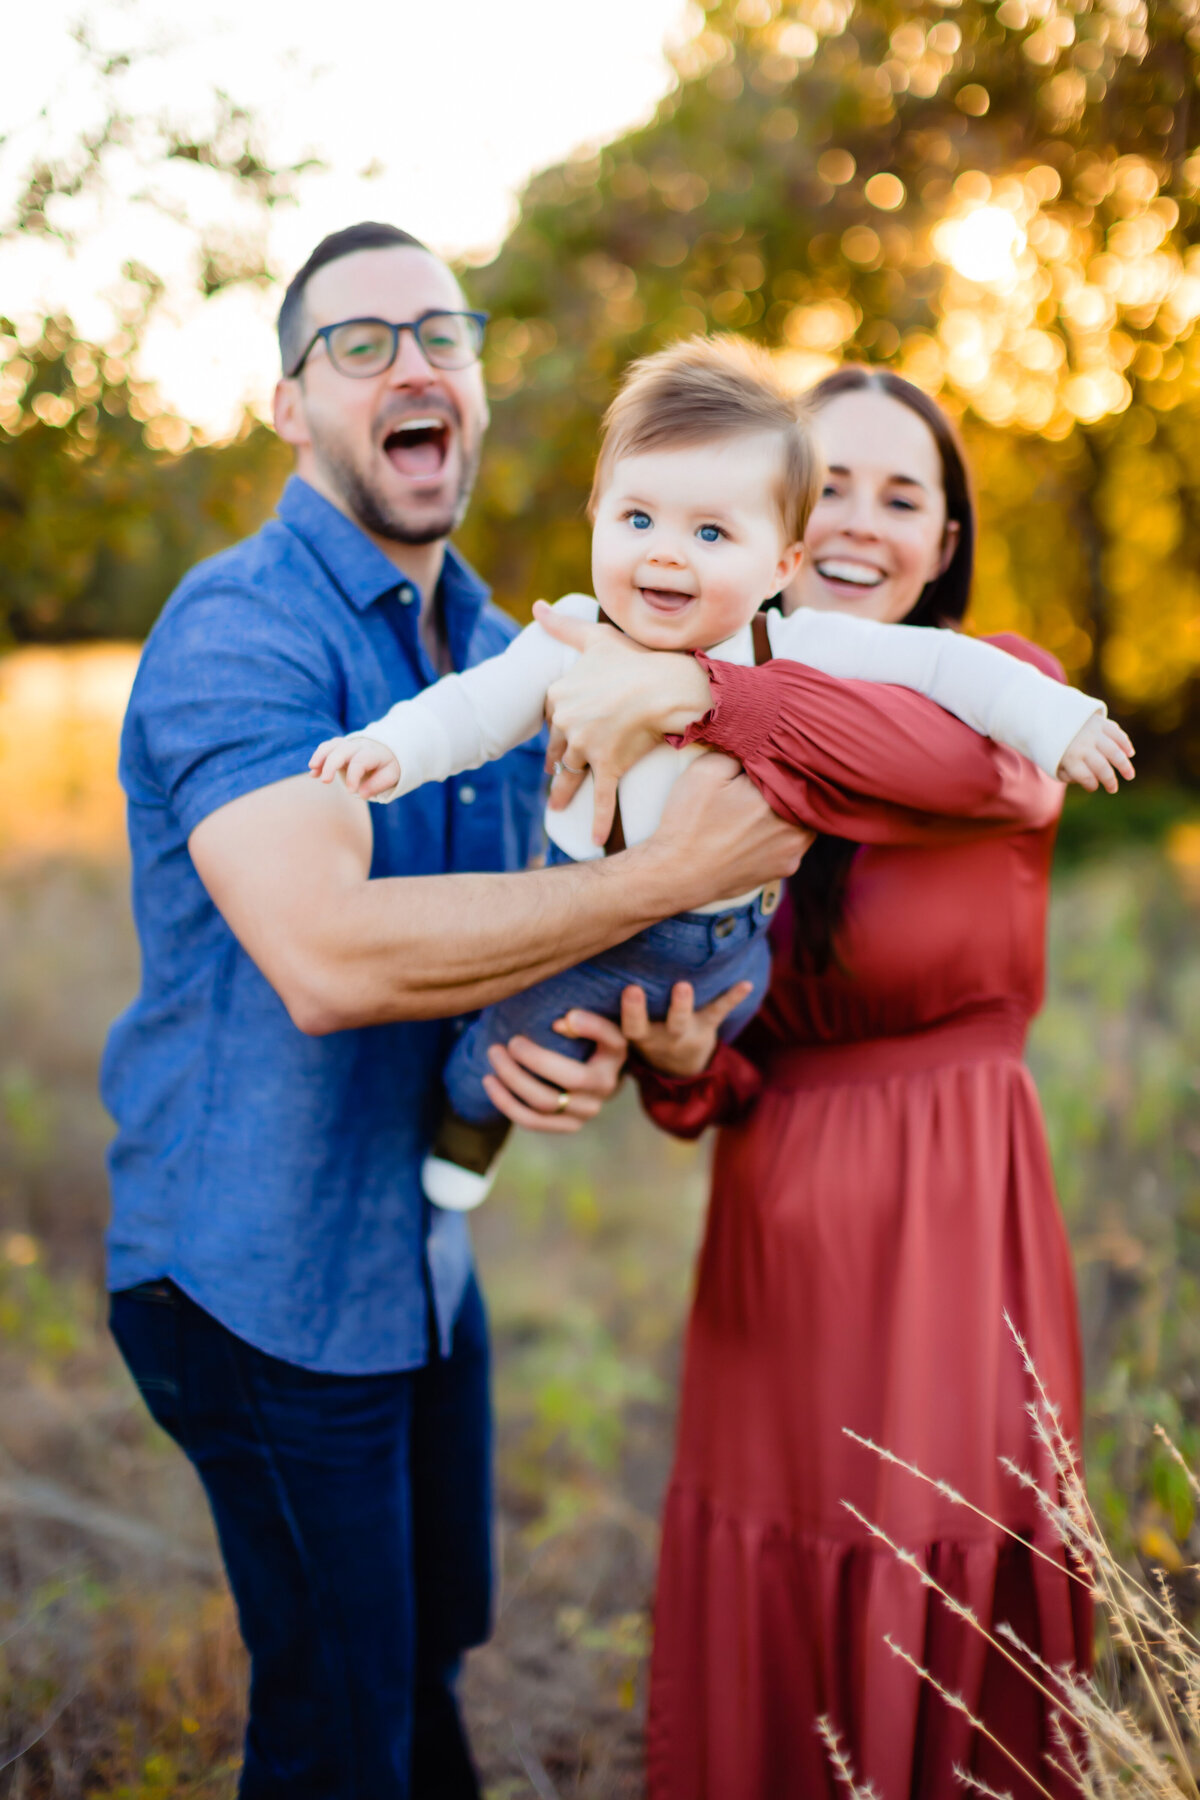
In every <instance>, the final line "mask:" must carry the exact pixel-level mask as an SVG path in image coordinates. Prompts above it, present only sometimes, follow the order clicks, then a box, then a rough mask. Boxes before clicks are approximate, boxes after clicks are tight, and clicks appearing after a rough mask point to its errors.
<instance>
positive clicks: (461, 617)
mask: <svg viewBox="0 0 1200 1800" xmlns="http://www.w3.org/2000/svg"><path fill="white" fill-rule="evenodd" d="M276 511H277V512H278V514H279V517H280V519H281V520H282V522H283V524H284V525H286V526H287V528H288V530H289V531H292V532H294V533H295V535H296V536H297V537H298V538H300V539H301V540H302V541H303V542H304V543H305V544H306V545H307V546H308V548H309V549H310V550H311V551H312V552H313V554H314V555H315V556H316V557H317V558H318V559H319V560H320V561H321V562H322V563H324V565H325V567H326V568H327V569H328V570H329V573H330V574H331V575H332V577H333V579H334V580H335V581H336V583H337V585H338V586H339V587H340V588H341V590H342V592H343V593H344V594H345V596H346V598H347V599H348V600H349V602H350V604H351V605H352V606H354V607H356V608H357V609H358V611H359V612H365V611H366V610H367V608H368V607H369V606H373V605H374V603H375V602H376V601H377V600H382V599H383V597H384V595H385V594H395V593H397V592H398V591H400V590H407V597H408V598H409V599H415V598H416V597H417V593H416V588H415V586H414V585H413V583H412V582H410V581H408V580H407V578H406V577H405V576H404V575H403V574H402V573H401V571H400V570H399V569H398V568H397V567H396V565H395V563H393V562H389V560H388V558H387V557H386V556H385V555H384V554H383V551H382V550H381V549H380V548H379V546H378V545H377V544H373V543H372V542H371V540H370V538H369V537H368V536H367V534H366V532H365V531H363V530H362V529H361V528H360V527H359V526H358V525H356V524H355V523H354V521H353V519H348V518H347V517H346V515H345V513H342V512H339V511H338V509H337V507H336V506H334V505H333V503H332V501H329V500H326V498H325V496H324V495H323V494H318V492H317V490H316V488H314V487H310V486H309V484H308V482H307V481H303V480H301V478H300V476H299V475H292V476H289V478H288V482H287V486H286V487H285V488H284V490H283V493H282V494H281V495H280V496H279V505H278V507H277V508H276ZM438 587H439V589H440V592H441V596H442V604H443V606H444V607H445V609H446V621H447V626H448V629H449V634H450V640H451V647H452V649H453V648H454V647H455V646H456V645H457V644H458V643H464V644H465V642H466V640H467V638H469V636H470V634H471V632H472V631H473V630H474V627H475V621H476V619H477V618H478V617H479V613H480V611H481V610H482V607H483V604H484V602H485V600H486V599H487V598H488V594H489V591H490V590H489V589H488V587H487V585H486V584H485V583H484V582H483V581H481V580H480V578H479V576H478V575H477V574H476V573H475V571H474V569H472V568H471V567H470V565H469V564H468V563H466V562H464V561H463V559H462V557H461V556H460V555H459V554H458V552H457V551H456V550H455V548H454V546H453V545H452V544H447V546H446V556H445V561H444V562H443V564H442V574H441V579H440V581H439V583H438ZM455 660H456V663H457V658H456V659H455Z"/></svg>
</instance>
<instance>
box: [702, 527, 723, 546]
mask: <svg viewBox="0 0 1200 1800" xmlns="http://www.w3.org/2000/svg"><path fill="white" fill-rule="evenodd" d="M696 536H697V537H698V538H702V539H703V541H704V542H705V543H706V544H717V543H719V542H720V541H721V536H722V532H721V527H720V526H719V525H702V526H701V527H700V529H699V531H698V532H697V533H696Z"/></svg>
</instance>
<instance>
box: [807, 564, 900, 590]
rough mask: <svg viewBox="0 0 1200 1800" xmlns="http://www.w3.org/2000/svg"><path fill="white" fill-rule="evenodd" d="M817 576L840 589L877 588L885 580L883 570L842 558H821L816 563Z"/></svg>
mask: <svg viewBox="0 0 1200 1800" xmlns="http://www.w3.org/2000/svg"><path fill="white" fill-rule="evenodd" d="M817 574H818V575H820V576H821V578H822V580H824V581H836V582H837V583H838V584H839V585H840V586H842V587H856V588H877V587H880V586H881V585H882V584H883V582H884V581H886V580H887V577H886V575H885V574H884V572H883V570H882V569H877V568H875V567H874V566H873V564H871V563H862V562H855V561H853V560H852V559H851V558H849V557H842V556H827V557H823V558H822V559H821V560H820V561H819V562H818V563H817Z"/></svg>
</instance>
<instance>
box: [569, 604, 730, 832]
mask: <svg viewBox="0 0 1200 1800" xmlns="http://www.w3.org/2000/svg"><path fill="white" fill-rule="evenodd" d="M533 612H534V617H535V618H536V620H537V622H538V624H539V625H540V626H541V627H542V630H543V631H545V632H547V633H548V634H549V635H550V636H551V637H552V638H556V639H557V640H558V642H559V643H560V644H567V645H568V646H569V647H570V648H571V649H572V650H578V651H579V653H580V654H579V661H578V662H576V663H574V664H573V665H572V667H571V668H569V669H568V670H567V672H566V674H565V675H562V676H560V677H559V679H558V680H557V681H555V682H553V683H552V684H551V686H550V689H549V692H548V693H547V695H546V716H547V718H548V719H549V720H550V725H551V730H552V736H551V743H550V753H549V757H548V759H547V767H550V768H552V767H553V766H554V764H555V763H563V764H565V765H566V767H565V768H563V769H562V770H561V772H558V773H556V775H555V779H554V783H553V785H552V787H551V789H550V805H551V808H552V809H553V810H555V811H558V810H559V809H560V808H562V807H564V806H566V805H567V804H568V802H569V801H571V800H572V799H573V798H574V796H575V793H576V791H577V790H578V787H579V784H580V782H581V781H582V780H583V777H584V775H585V774H586V773H587V771H588V769H589V768H590V769H591V772H592V777H593V780H594V783H595V825H594V832H593V835H594V837H595V841H596V843H598V844H603V843H605V842H606V840H607V838H608V834H609V832H610V831H611V829H612V821H613V810H614V807H615V804H616V795H617V782H618V781H619V780H620V778H621V776H622V775H624V774H625V773H626V772H627V771H628V770H629V769H631V768H632V767H633V765H634V763H635V762H640V761H641V759H642V757H643V756H645V755H646V754H647V752H648V751H650V750H653V749H654V747H655V745H656V744H661V743H662V741H663V738H664V737H665V736H666V734H667V733H668V732H676V731H684V730H686V728H687V726H688V725H690V724H691V723H692V722H693V720H695V719H702V718H703V717H704V714H705V713H706V712H707V711H708V709H709V707H710V706H711V704H712V700H711V697H710V693H709V685H708V676H707V675H706V674H705V673H704V670H703V669H702V668H701V667H700V664H699V663H698V662H697V661H696V659H695V657H694V656H690V655H687V654H680V653H679V652H677V651H660V650H647V649H646V648H645V647H644V646H643V645H641V644H638V643H635V642H634V640H633V639H632V638H630V637H626V636H625V634H624V633H623V632H620V631H617V630H615V629H614V628H613V626H611V625H600V624H596V625H588V624H585V623H584V621H583V620H582V619H568V618H564V617H563V616H562V615H561V614H560V613H556V612H555V611H554V609H553V608H552V607H550V606H547V605H546V603H545V601H544V600H539V601H538V602H537V604H536V606H535V607H534V609H533Z"/></svg>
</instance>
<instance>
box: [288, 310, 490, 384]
mask: <svg viewBox="0 0 1200 1800" xmlns="http://www.w3.org/2000/svg"><path fill="white" fill-rule="evenodd" d="M487 321H488V316H487V314H486V313H483V312H426V313H422V314H421V316H420V318H419V319H405V320H404V321H403V323H402V324H399V325H391V324H389V323H388V321H387V320H386V319H342V320H341V322H340V323H339V324H337V325H322V326H321V327H320V329H319V330H317V331H315V332H314V333H313V335H312V338H311V339H310V341H309V342H308V344H307V345H306V346H305V350H304V354H303V356H302V357H301V358H300V361H299V362H298V363H297V364H296V366H295V368H294V369H292V370H290V371H289V378H290V377H291V376H296V375H298V374H299V373H300V371H301V369H302V368H303V367H304V365H305V363H306V362H307V361H308V359H309V356H310V355H311V354H312V351H313V347H314V345H315V344H316V343H317V341H318V340H319V339H320V338H324V340H325V349H326V351H327V352H328V355H329V360H330V362H331V363H332V364H333V366H334V368H335V369H336V370H337V371H338V374H339V375H352V376H355V377H357V378H358V379H360V380H365V379H366V378H367V377H368V376H371V375H382V374H383V371H384V370H385V369H390V368H391V366H392V364H393V363H394V362H395V360H396V355H397V352H398V351H399V349H400V334H401V333H402V332H405V331H411V332H412V334H413V336H414V337H415V338H416V340H417V343H418V345H419V346H420V349H421V354H422V356H423V357H424V358H425V361H426V362H427V363H428V364H429V365H430V367H431V368H434V369H466V368H469V367H470V365H471V364H472V363H473V362H478V360H479V352H480V351H481V350H482V349H483V328H484V326H485V325H486V324H487Z"/></svg>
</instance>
